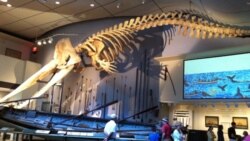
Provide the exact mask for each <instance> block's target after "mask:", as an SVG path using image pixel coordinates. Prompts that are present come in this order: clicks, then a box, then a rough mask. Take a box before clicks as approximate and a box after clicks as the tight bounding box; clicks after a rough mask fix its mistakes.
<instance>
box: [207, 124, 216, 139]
mask: <svg viewBox="0 0 250 141" xmlns="http://www.w3.org/2000/svg"><path fill="white" fill-rule="evenodd" d="M213 129H214V128H213V126H209V127H208V130H207V141H214V139H215V138H216V136H215V134H214V131H213Z"/></svg>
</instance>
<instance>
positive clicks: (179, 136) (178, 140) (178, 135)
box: [172, 122, 185, 141]
mask: <svg viewBox="0 0 250 141" xmlns="http://www.w3.org/2000/svg"><path fill="white" fill-rule="evenodd" d="M181 126H182V125H181V123H180V122H178V123H176V129H175V130H174V132H173V133H172V138H173V140H174V141H185V137H184V135H183V133H182V131H181Z"/></svg>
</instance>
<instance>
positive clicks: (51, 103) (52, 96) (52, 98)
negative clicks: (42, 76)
mask: <svg viewBox="0 0 250 141" xmlns="http://www.w3.org/2000/svg"><path fill="white" fill-rule="evenodd" d="M53 100H54V85H53V86H52V93H51V97H50V108H49V112H52V108H53Z"/></svg>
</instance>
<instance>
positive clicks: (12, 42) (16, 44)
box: [0, 32, 33, 60]
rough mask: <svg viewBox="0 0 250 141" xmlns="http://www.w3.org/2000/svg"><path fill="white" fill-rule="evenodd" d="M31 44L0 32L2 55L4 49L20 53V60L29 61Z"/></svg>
mask: <svg viewBox="0 0 250 141" xmlns="http://www.w3.org/2000/svg"><path fill="white" fill-rule="evenodd" d="M32 46H33V43H31V42H29V41H25V40H22V39H19V38H16V37H13V36H10V35H7V34H4V33H2V32H0V54H2V55H4V54H5V51H6V48H10V49H13V50H16V51H20V52H21V53H22V55H21V59H23V60H29V59H30V54H31V48H32Z"/></svg>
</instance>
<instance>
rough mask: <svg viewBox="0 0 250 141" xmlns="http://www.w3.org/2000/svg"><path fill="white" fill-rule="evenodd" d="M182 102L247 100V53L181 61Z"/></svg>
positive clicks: (249, 79) (249, 68) (249, 58)
mask: <svg viewBox="0 0 250 141" xmlns="http://www.w3.org/2000/svg"><path fill="white" fill-rule="evenodd" d="M183 86H184V88H183V91H184V92H183V94H184V96H183V98H184V99H246V98H250V53H244V54H237V55H229V56H221V57H211V58H203V59H194V60H184V84H183Z"/></svg>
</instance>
